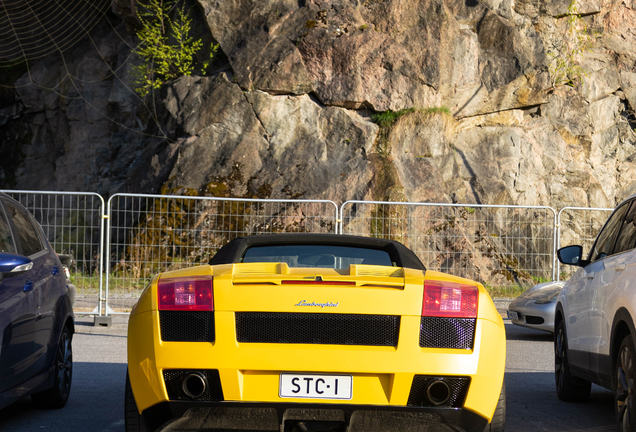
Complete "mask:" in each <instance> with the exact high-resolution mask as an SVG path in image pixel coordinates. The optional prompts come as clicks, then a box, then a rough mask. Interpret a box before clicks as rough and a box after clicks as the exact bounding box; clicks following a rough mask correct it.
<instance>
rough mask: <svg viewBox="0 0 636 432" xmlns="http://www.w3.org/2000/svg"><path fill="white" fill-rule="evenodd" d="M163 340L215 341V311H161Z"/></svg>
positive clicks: (160, 319)
mask: <svg viewBox="0 0 636 432" xmlns="http://www.w3.org/2000/svg"><path fill="white" fill-rule="evenodd" d="M159 326H160V328H161V340H162V341H165V342H214V312H207V311H206V312H201V311H159Z"/></svg>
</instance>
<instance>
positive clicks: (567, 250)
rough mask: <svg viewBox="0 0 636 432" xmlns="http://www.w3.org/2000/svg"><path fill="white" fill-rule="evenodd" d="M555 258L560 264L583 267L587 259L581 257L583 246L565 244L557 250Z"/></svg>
mask: <svg viewBox="0 0 636 432" xmlns="http://www.w3.org/2000/svg"><path fill="white" fill-rule="evenodd" d="M557 258H558V259H559V262H560V263H561V264H567V265H573V266H577V267H585V266H586V265H587V264H589V263H588V262H587V260H584V259H583V246H579V245H573V246H565V247H562V248H561V249H559V250H558V251H557Z"/></svg>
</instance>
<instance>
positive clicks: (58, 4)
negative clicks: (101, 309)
mask: <svg viewBox="0 0 636 432" xmlns="http://www.w3.org/2000/svg"><path fill="white" fill-rule="evenodd" d="M111 3H112V2H111V0H0V73H2V68H3V67H4V68H6V67H11V66H14V65H17V64H24V65H26V70H27V74H28V81H27V84H24V85H19V86H16V85H11V86H7V85H4V84H0V85H1V86H2V87H10V88H19V87H24V86H30V85H33V86H35V87H37V88H39V89H41V90H46V91H49V92H53V93H56V94H57V95H58V96H60V97H62V98H64V99H67V100H72V99H82V100H83V101H84V102H85V103H86V105H87V106H88V107H90V108H91V109H93V110H94V111H96V112H97V113H98V114H99V115H100V116H102V117H104V118H106V119H107V120H109V121H111V122H112V123H114V124H116V125H117V126H119V127H120V128H122V129H125V130H128V131H130V132H133V133H135V134H138V135H142V136H146V137H153V138H162V139H168V137H167V136H166V134H165V133H164V131H163V130H162V127H161V126H160V123H159V121H158V118H157V113H156V108H155V107H154V95H153V101H152V102H153V107H149V106H148V105H147V104H146V101H144V100H143V99H142V98H141V97H139V96H138V95H137V93H136V92H135V91H134V90H133V89H132V88H131V87H130V83H128V82H124V81H123V80H122V79H121V78H120V77H119V76H118V74H117V72H118V70H119V69H120V68H123V67H125V65H126V64H127V63H128V62H129V61H130V60H131V59H132V58H133V56H134V53H135V48H136V47H134V46H131V45H130V44H129V43H128V42H127V41H126V39H125V38H123V37H122V36H121V35H120V34H119V33H118V32H117V30H116V29H115V26H114V25H113V23H112V22H110V19H109V18H108V16H107V13H108V10H109V8H110V6H111ZM102 20H106V21H107V22H108V25H109V26H110V27H111V29H112V31H114V33H115V34H116V35H117V36H118V38H119V39H120V40H121V41H122V42H123V43H124V44H126V45H127V46H128V48H129V49H130V53H129V55H128V58H126V59H125V60H124V61H123V62H122V63H121V64H120V66H119V67H118V68H117V70H115V69H112V68H111V66H110V65H109V64H108V61H107V60H106V59H105V58H104V56H103V55H102V53H101V52H100V49H99V47H98V44H97V43H96V41H94V40H93V38H92V37H91V30H92V29H93V28H94V27H95V26H96V25H97V24H99V23H100V21H102ZM86 38H88V40H89V41H90V43H91V45H92V46H93V48H94V49H95V50H96V52H97V54H98V56H99V57H100V58H101V59H102V61H103V62H104V63H105V64H106V65H107V67H108V69H109V71H110V73H109V74H108V75H106V76H101V77H94V78H95V79H82V78H80V77H77V76H74V75H73V74H72V73H71V72H70V70H69V66H68V64H67V60H66V55H69V56H73V54H69V53H68V50H69V49H70V48H72V47H73V46H75V45H77V44H78V43H80V42H82V41H83V40H86ZM54 53H58V54H59V55H60V57H61V60H62V67H63V69H64V73H63V76H62V78H61V80H59V81H58V83H57V85H55V86H53V87H50V86H47V85H44V84H42V83H39V82H38V81H37V80H36V79H34V77H33V75H32V74H31V63H33V62H35V61H36V60H39V59H42V58H44V57H47V56H50V55H51V54H54ZM110 79H115V80H117V81H119V82H120V83H121V84H122V85H123V86H124V87H125V88H126V89H127V90H128V91H129V92H130V93H131V94H132V95H133V97H134V98H135V99H137V100H138V101H139V102H140V103H141V104H142V105H143V106H145V107H146V109H147V110H148V112H149V113H150V119H149V120H150V121H152V122H153V123H155V125H156V126H157V127H158V130H157V132H158V133H159V134H158V135H156V134H152V133H150V134H149V133H146V132H143V131H141V130H139V129H138V128H131V127H130V126H126V125H124V124H122V123H120V122H118V121H116V120H115V119H113V118H112V117H110V116H109V115H108V114H107V113H106V112H105V111H103V110H100V109H99V108H97V106H96V105H95V104H94V103H93V101H91V100H90V99H89V98H86V97H85V95H84V91H83V90H82V88H83V85H82V84H90V83H96V82H99V81H106V80H110ZM65 81H68V82H70V85H71V87H72V88H73V89H74V90H75V92H74V93H75V95H74V96H72V95H71V94H70V93H68V92H64V94H63V93H61V91H60V90H61V87H62V84H63V83H64V82H65Z"/></svg>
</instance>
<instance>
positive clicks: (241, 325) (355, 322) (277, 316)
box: [236, 312, 400, 346]
mask: <svg viewBox="0 0 636 432" xmlns="http://www.w3.org/2000/svg"><path fill="white" fill-rule="evenodd" d="M399 333H400V317H399V316H385V315H353V314H349V315H344V314H331V313H272V312H237V313H236V336H237V340H238V341H239V342H251V343H292V344H331V345H372V346H397V342H398V337H399Z"/></svg>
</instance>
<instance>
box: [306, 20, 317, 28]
mask: <svg viewBox="0 0 636 432" xmlns="http://www.w3.org/2000/svg"><path fill="white" fill-rule="evenodd" d="M305 27H306V28H308V29H311V28H314V27H316V21H314V20H309V21H307V22H306V23H305Z"/></svg>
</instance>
